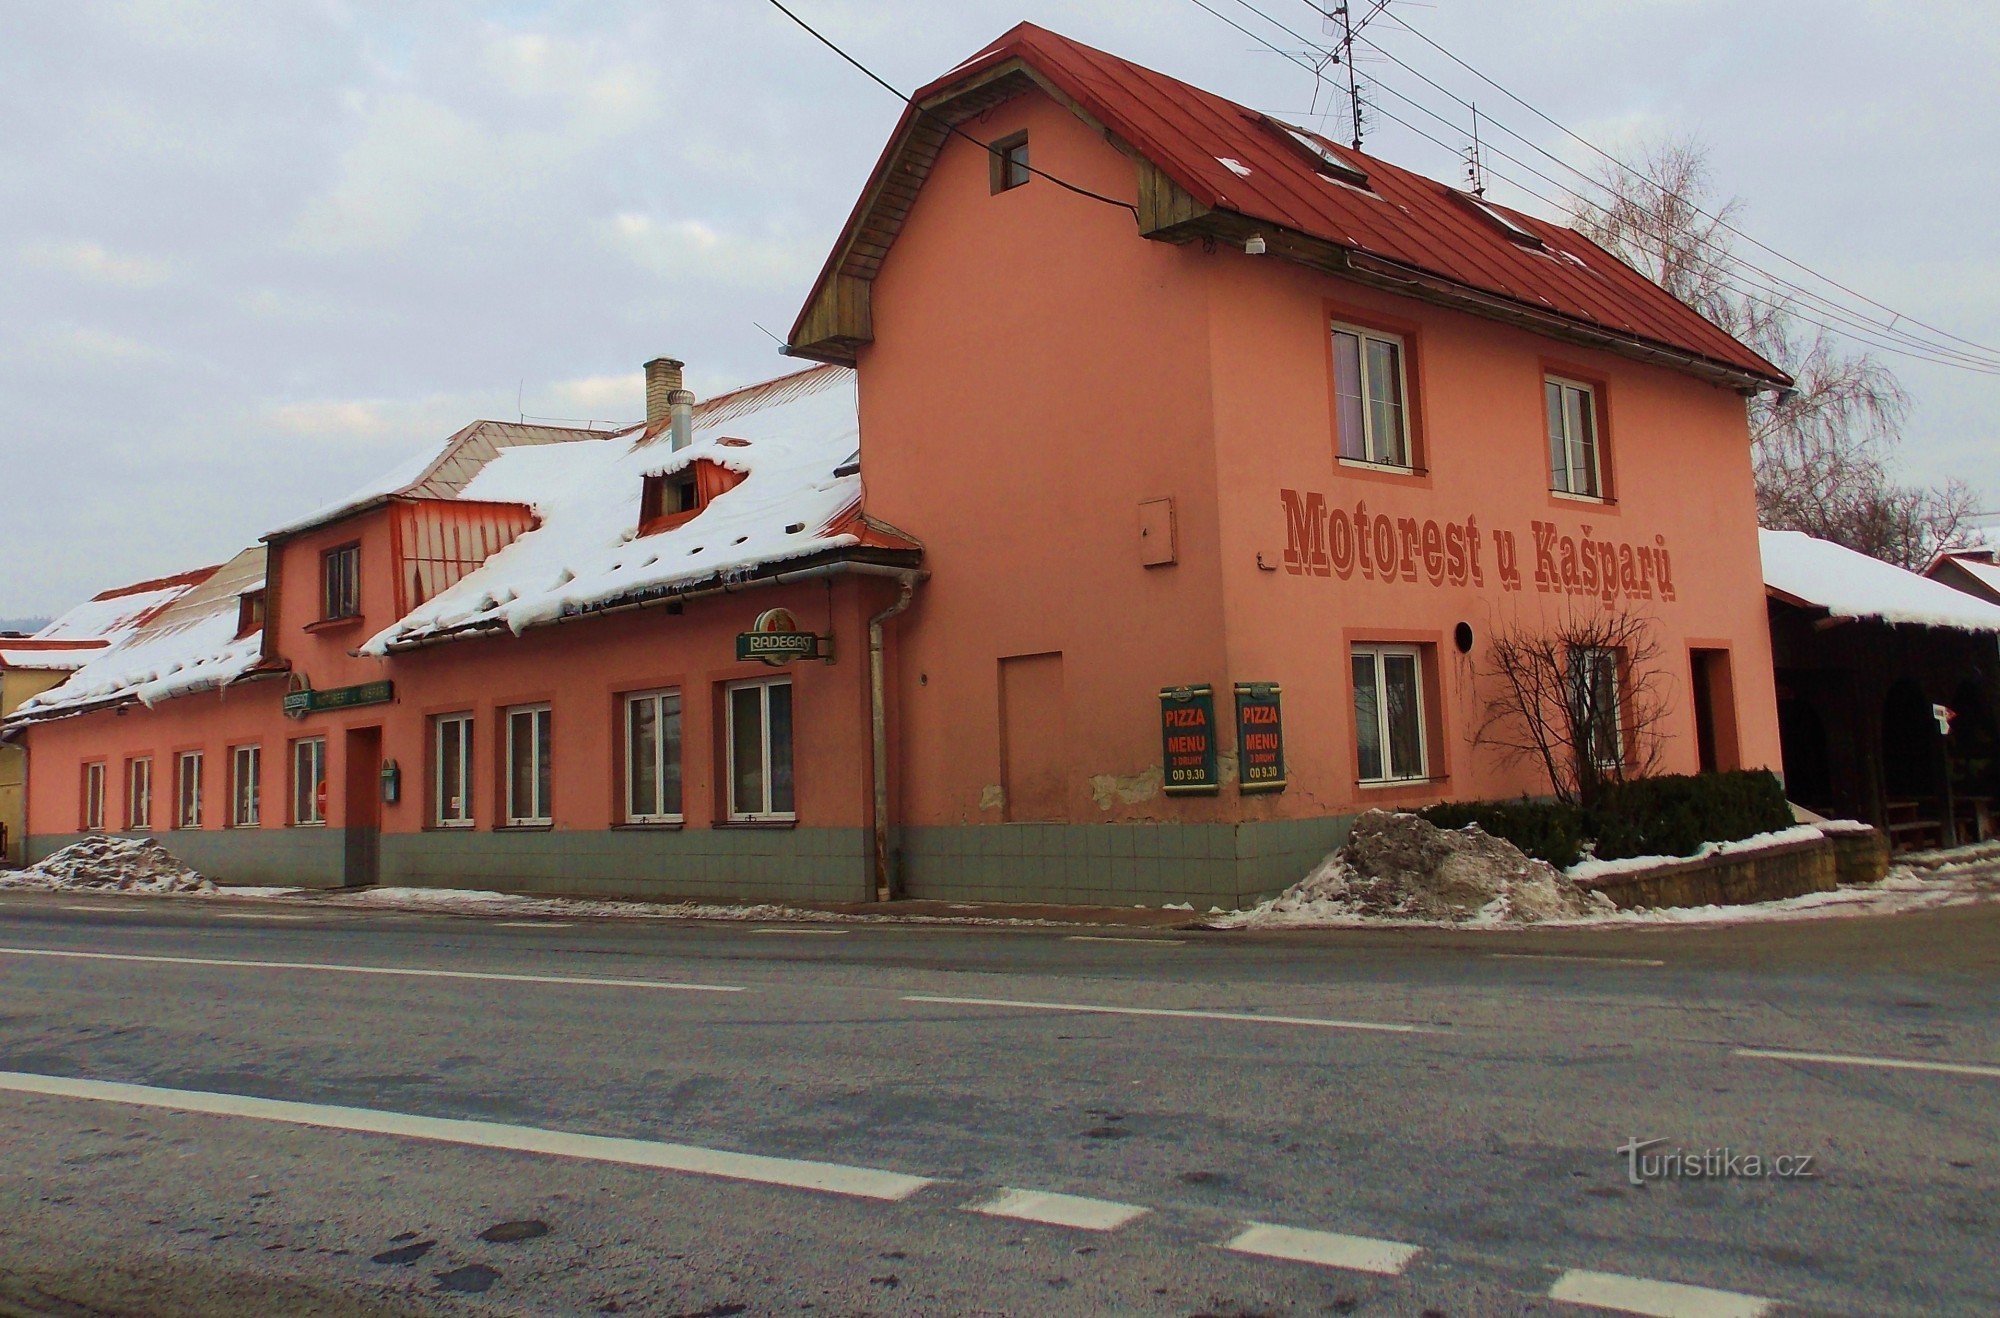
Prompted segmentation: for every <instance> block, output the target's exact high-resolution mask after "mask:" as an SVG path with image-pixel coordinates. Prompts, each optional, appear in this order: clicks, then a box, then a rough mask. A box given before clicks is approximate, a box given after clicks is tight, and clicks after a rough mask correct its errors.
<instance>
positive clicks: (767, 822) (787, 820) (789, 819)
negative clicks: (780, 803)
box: [711, 815, 799, 829]
mask: <svg viewBox="0 0 2000 1318" xmlns="http://www.w3.org/2000/svg"><path fill="white" fill-rule="evenodd" d="M798 826H799V817H798V816H797V815H785V816H774V817H771V818H758V819H718V820H716V821H715V823H714V824H713V825H712V826H711V827H714V828H751V829H755V828H775V829H785V828H797V827H798Z"/></svg>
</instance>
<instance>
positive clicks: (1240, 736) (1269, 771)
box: [1236, 682, 1285, 793]
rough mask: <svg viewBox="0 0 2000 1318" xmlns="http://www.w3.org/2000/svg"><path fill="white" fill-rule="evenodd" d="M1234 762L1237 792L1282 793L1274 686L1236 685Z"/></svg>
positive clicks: (1282, 744) (1280, 728) (1280, 733)
mask: <svg viewBox="0 0 2000 1318" xmlns="http://www.w3.org/2000/svg"><path fill="white" fill-rule="evenodd" d="M1236 760H1237V764H1238V766H1239V769H1240V773H1239V775H1238V781H1239V786H1238V787H1237V790H1238V791H1240V792H1245V793H1248V792H1282V791H1284V790H1285V731H1284V722H1283V720H1282V719H1281V718H1280V717H1279V714H1278V684H1277V683H1276V682H1238V683H1237V684H1236Z"/></svg>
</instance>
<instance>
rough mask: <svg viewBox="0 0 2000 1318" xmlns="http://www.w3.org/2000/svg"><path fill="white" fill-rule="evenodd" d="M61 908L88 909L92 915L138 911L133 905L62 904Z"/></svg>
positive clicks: (134, 912) (136, 912) (70, 909)
mask: <svg viewBox="0 0 2000 1318" xmlns="http://www.w3.org/2000/svg"><path fill="white" fill-rule="evenodd" d="M61 909H62V910H65V911H89V912H91V913H92V914H94V915H136V914H138V913H139V912H138V908H137V907H135V906H64V907H62V908H61Z"/></svg>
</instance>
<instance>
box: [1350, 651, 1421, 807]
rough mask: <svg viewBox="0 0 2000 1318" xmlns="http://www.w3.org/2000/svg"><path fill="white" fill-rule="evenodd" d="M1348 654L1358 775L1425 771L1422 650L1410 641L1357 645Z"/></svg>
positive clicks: (1365, 778)
mask: <svg viewBox="0 0 2000 1318" xmlns="http://www.w3.org/2000/svg"><path fill="white" fill-rule="evenodd" d="M1352 657H1353V670H1354V747H1355V753H1356V760H1357V763H1358V768H1359V771H1360V778H1361V781H1362V782H1364V783H1393V782H1409V781H1414V780H1418V779H1423V778H1427V777H1429V776H1430V763H1429V762H1430V749H1429V745H1428V743H1429V741H1430V736H1429V725H1428V724H1427V723H1426V722H1425V717H1424V656H1423V651H1422V650H1421V649H1419V648H1418V647H1416V646H1414V645H1357V646H1355V647H1354V651H1353V656H1352Z"/></svg>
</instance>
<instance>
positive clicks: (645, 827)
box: [611, 819, 687, 833]
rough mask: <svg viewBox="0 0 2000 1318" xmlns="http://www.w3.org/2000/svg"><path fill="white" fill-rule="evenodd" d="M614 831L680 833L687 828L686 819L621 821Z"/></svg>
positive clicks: (614, 827) (614, 825)
mask: <svg viewBox="0 0 2000 1318" xmlns="http://www.w3.org/2000/svg"><path fill="white" fill-rule="evenodd" d="M611 827H612V828H613V829H614V830H617V831H624V832H632V833H678V832H680V831H681V830H682V829H683V828H686V827H687V821H686V820H685V819H621V820H619V821H618V822H617V823H615V824H613V825H612V826H611Z"/></svg>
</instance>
